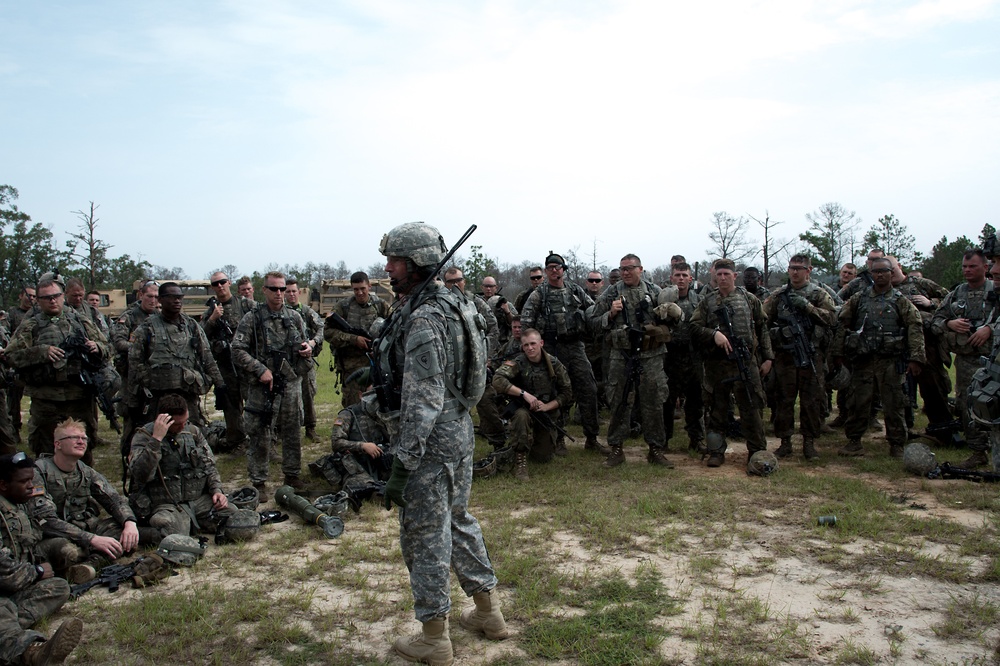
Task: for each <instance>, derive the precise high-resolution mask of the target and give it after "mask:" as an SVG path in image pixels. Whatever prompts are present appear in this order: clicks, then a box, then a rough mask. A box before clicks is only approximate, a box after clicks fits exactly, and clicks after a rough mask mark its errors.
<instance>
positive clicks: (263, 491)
mask: <svg viewBox="0 0 1000 666" xmlns="http://www.w3.org/2000/svg"><path fill="white" fill-rule="evenodd" d="M253 487H254V488H256V489H257V501H258V502H260V503H261V504H264V503H265V502H267V500H268V499H270V496H269V495H268V494H267V484H266V483H264V482H263V481H259V482H257V483H255V484H253Z"/></svg>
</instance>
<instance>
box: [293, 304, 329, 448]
mask: <svg viewBox="0 0 1000 666" xmlns="http://www.w3.org/2000/svg"><path fill="white" fill-rule="evenodd" d="M288 307H289V308H291V309H292V310H294V311H295V312H298V313H299V316H300V317H302V323H304V324H305V325H306V339H307V340H312V341H313V342H314V343H316V346H315V347H313V358H314V359H315V358H316V357H317V356H319V355H320V353H321V352H322V351H323V329H324V326H325V324H324V323H323V318H322V317H320V316H319V315H318V314H316V311H315V310H313V309H312V308H311V307H309V306H308V305H303V304H302V303H299V304H297V305H295V306H294V307H293V306H291V305H289V306H288ZM315 398H316V362H315V361H312V360H310V362H309V372H308V373H306V375H305V376H304V377H302V413H303V425H304V426H305V427H306V432H307V433H310V436H314V435H315V431H316V405H315V404H314V402H313V401H314V400H315Z"/></svg>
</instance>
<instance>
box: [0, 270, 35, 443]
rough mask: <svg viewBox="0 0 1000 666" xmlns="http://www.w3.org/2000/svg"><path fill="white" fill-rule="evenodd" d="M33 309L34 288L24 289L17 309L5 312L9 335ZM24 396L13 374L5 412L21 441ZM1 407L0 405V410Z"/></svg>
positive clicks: (19, 297) (8, 389)
mask: <svg viewBox="0 0 1000 666" xmlns="http://www.w3.org/2000/svg"><path fill="white" fill-rule="evenodd" d="M34 309H35V288H34V287H24V288H22V289H21V293H20V295H19V296H18V303H17V307H14V308H11V309H10V310H8V311H7V328H8V330H9V332H10V334H11V336H13V335H14V333H15V332H16V331H17V327H18V326H20V325H21V322H22V321H24V320H25V318H26V317H27V316H28V315H29V314H31V311H32V310H34ZM22 396H24V382H23V381H22V380H21V378H20V377H19V376H18V375H17V374H16V373H15V374H14V379H13V381H12V382H11V383H10V386H9V387H8V388H7V411H8V412H9V413H10V426H11V428H12V429H13V430H14V438H15V439H16V440H17V441H18V443H20V441H21V397H22ZM2 408H3V406H2V405H0V409H2Z"/></svg>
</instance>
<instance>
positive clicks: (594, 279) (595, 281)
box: [587, 278, 604, 284]
mask: <svg viewBox="0 0 1000 666" xmlns="http://www.w3.org/2000/svg"><path fill="white" fill-rule="evenodd" d="M587 282H590V283H591V284H597V283H598V282H604V278H587Z"/></svg>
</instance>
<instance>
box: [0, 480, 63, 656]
mask: <svg viewBox="0 0 1000 666" xmlns="http://www.w3.org/2000/svg"><path fill="white" fill-rule="evenodd" d="M41 539H42V531H41V528H40V527H39V526H38V525H37V524H36V523H35V522H34V521H33V520H32V519H31V517H30V516H29V515H28V512H27V510H26V508H25V507H24V506H23V505H15V504H12V503H11V502H10V501H9V500H7V498H5V497H0V544H2V547H0V594H2V595H3V596H2V597H0V660H2V661H3V662H4V663H10V664H14V663H20V661H21V655H22V654H23V653H24V651H25V650H26V649H27V648H28V647H29V646H30V645H31V644H32V643H34V642H35V641H44V640H45V636H44V635H43V634H40V633H38V632H37V631H32V630H31V629H30V627H33V626H34V625H35V624H36V623H37V622H38V621H39V620H41V619H42V618H45V617H48V616H49V615H52V614H53V613H55V612H56V611H57V610H59V609H60V608H62V605H63V604H64V603H66V601H67V600H68V599H69V583H67V582H66V580H65V579H63V578H55V577H53V578H46V579H44V580H39V579H38V571H37V570H36V569H35V566H36V565H38V564H40V563H41V562H44V561H45V557H44V556H43V555H42V553H41V552H40V551H39V548H38V544H39V542H40V541H41Z"/></svg>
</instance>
